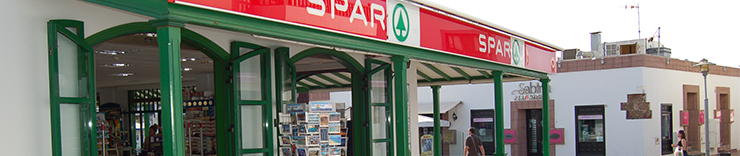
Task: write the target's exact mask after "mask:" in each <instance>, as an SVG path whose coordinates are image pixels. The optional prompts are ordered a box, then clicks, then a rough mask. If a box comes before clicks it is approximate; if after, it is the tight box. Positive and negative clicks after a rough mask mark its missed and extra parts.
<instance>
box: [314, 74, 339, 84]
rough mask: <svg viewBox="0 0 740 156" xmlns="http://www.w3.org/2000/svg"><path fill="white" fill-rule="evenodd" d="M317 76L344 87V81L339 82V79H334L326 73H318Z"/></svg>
mask: <svg viewBox="0 0 740 156" xmlns="http://www.w3.org/2000/svg"><path fill="white" fill-rule="evenodd" d="M316 76H317V77H319V78H321V79H324V80H325V81H329V82H331V83H333V84H334V85H337V86H339V87H344V85H343V84H342V83H339V81H337V80H334V79H331V78H329V77H327V76H326V75H324V74H316Z"/></svg>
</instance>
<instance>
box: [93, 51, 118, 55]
mask: <svg viewBox="0 0 740 156" xmlns="http://www.w3.org/2000/svg"><path fill="white" fill-rule="evenodd" d="M95 53H96V54H105V55H123V54H126V51H123V50H100V51H95Z"/></svg>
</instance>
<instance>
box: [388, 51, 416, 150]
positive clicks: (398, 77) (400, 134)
mask: <svg viewBox="0 0 740 156" xmlns="http://www.w3.org/2000/svg"><path fill="white" fill-rule="evenodd" d="M391 61H393V73H394V75H395V79H394V82H393V85H394V87H393V88H394V90H395V94H394V95H395V103H394V105H395V110H396V151H397V155H398V156H409V155H411V151H410V150H409V125H408V122H409V119H408V116H409V115H408V103H407V102H408V97H407V96H406V93H407V86H406V78H407V76H406V75H407V72H406V70H407V69H406V63H408V62H409V57H407V56H392V57H391Z"/></svg>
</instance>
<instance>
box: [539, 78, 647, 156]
mask: <svg viewBox="0 0 740 156" xmlns="http://www.w3.org/2000/svg"><path fill="white" fill-rule="evenodd" d="M642 74H643V73H642V71H641V68H619V69H610V70H599V71H584V72H568V73H559V74H557V75H553V76H551V79H552V82H551V85H552V88H553V93H552V96H551V97H552V98H553V99H555V111H556V113H555V120H556V122H555V127H562V128H565V131H564V132H563V133H564V137H565V145H558V146H557V147H556V148H557V151H556V152H557V155H573V154H574V153H575V152H576V151H575V150H576V149H575V143H576V129H575V128H576V125H575V112H574V111H575V106H586V105H605V108H604V119H605V120H604V122H605V123H604V128H605V134H606V136H605V142H606V155H610V156H620V155H623V156H633V155H655V154H645V152H644V149H647V148H644V147H645V146H648V144H646V141H644V140H645V139H643V138H645V137H644V136H643V133H642V131H643V129H645V128H646V127H644V124H645V123H644V122H645V120H625V118H626V113H625V112H624V111H621V110H620V103H621V102H626V101H627V94H633V93H641V92H642V79H641V77H642ZM648 96H650V94H648ZM656 149H658V150H659V148H656Z"/></svg>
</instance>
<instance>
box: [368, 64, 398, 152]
mask: <svg viewBox="0 0 740 156" xmlns="http://www.w3.org/2000/svg"><path fill="white" fill-rule="evenodd" d="M391 67H392V66H391V64H390V63H386V62H383V61H380V60H375V59H367V60H365V70H366V73H367V74H366V76H367V83H366V85H367V88H368V90H367V98H368V100H367V102H368V103H369V104H370V108H369V109H368V113H369V117H370V120H368V121H369V122H370V124H368V125H369V126H370V127H369V129H370V133H368V136H369V139H370V140H372V144H371V145H370V150H368V151H370V154H368V155H369V156H373V155H375V152H376V148H375V146H376V144H383V143H384V144H385V146H386V149H385V152H386V153H385V155H388V156H393V155H394V150H393V143H394V141H393V137H394V135H393V123H392V122H391V121H393V113H392V112H393V85H392V84H393V83H392V81H391V80H392V75H393V71H392V70H391ZM376 74H383V75H379V76H380V77H374V76H375V75H376ZM373 78H375V79H378V78H381V79H384V80H381V81H384V82H374V79H373ZM378 83H380V85H381V86H376V85H378ZM380 88H385V89H384V90H381V91H380V92H378V93H379V94H378V93H374V90H376V89H380ZM381 95H382V96H381ZM378 96H380V97H378ZM378 110H381V111H382V112H376V111H378ZM379 113H383V115H384V118H382V120H384V121H385V123H384V126H385V132H384V133H385V136H376V135H375V133H381V132H380V131H376V128H375V127H374V126H375V122H380V121H375V120H376V117H377V116H376V114H379Z"/></svg>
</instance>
